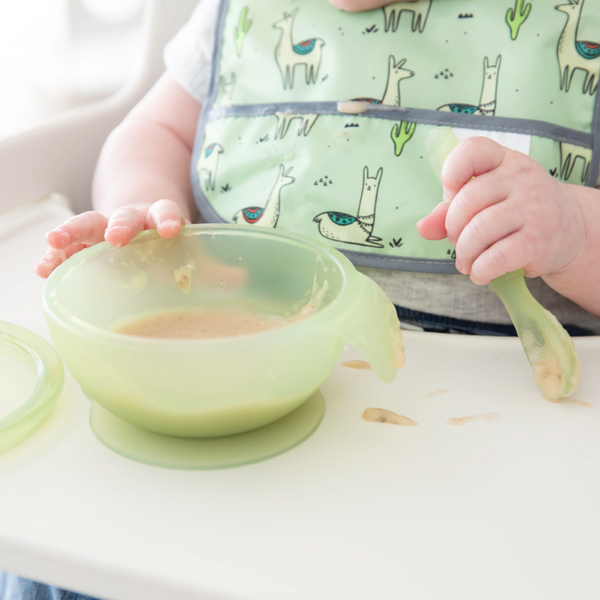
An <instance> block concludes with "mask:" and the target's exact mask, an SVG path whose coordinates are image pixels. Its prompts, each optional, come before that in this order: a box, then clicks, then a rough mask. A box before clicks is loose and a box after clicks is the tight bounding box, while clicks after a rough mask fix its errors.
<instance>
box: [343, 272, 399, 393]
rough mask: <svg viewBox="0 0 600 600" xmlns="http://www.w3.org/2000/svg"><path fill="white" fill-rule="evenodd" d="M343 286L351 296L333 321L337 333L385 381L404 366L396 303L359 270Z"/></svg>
mask: <svg viewBox="0 0 600 600" xmlns="http://www.w3.org/2000/svg"><path fill="white" fill-rule="evenodd" d="M355 275H356V277H352V278H348V280H347V284H348V288H347V289H346V290H344V292H345V294H347V297H348V298H349V299H350V301H349V307H348V309H347V310H345V311H342V312H341V313H340V314H339V315H338V317H337V319H336V320H335V323H334V325H333V327H334V330H335V333H336V334H337V335H339V336H340V337H341V338H342V339H343V340H344V341H345V342H346V343H348V344H352V346H354V347H355V348H356V349H357V350H359V351H360V352H361V353H362V355H363V356H364V357H365V358H366V359H367V361H368V362H369V364H370V365H371V368H372V369H373V371H375V373H376V374H377V376H378V377H379V378H380V379H381V380H382V381H385V382H386V383H389V382H391V381H393V380H394V378H395V377H396V374H397V372H398V369H399V368H401V367H402V366H404V345H403V342H402V334H401V333H400V323H399V322H398V315H397V313H396V309H395V308H394V305H393V304H392V303H391V302H390V301H389V299H388V297H387V296H386V295H385V292H384V291H383V290H382V289H381V288H380V287H379V286H378V285H377V284H376V283H375V282H374V281H373V280H372V279H370V278H369V277H367V276H366V275H363V274H362V273H358V272H357V273H356V274H355Z"/></svg>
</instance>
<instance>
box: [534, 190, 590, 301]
mask: <svg viewBox="0 0 600 600" xmlns="http://www.w3.org/2000/svg"><path fill="white" fill-rule="evenodd" d="M561 185H563V186H564V188H565V192H566V193H568V195H569V196H570V197H571V198H572V200H573V203H575V204H576V206H577V207H578V209H579V211H580V212H581V215H582V222H583V230H582V232H571V235H570V236H569V237H568V240H569V241H570V247H571V249H572V250H573V252H572V256H571V257H570V260H569V261H568V262H567V263H566V264H564V265H562V266H561V267H560V268H558V269H555V270H550V271H549V272H547V273H544V274H542V278H543V279H544V281H545V282H546V283H547V284H548V285H549V286H550V287H552V288H553V289H554V290H555V291H557V292H559V293H560V294H562V295H564V296H567V297H569V298H571V299H573V300H574V301H575V302H577V303H578V304H583V303H584V302H585V301H584V300H583V299H584V298H585V297H586V295H587V296H590V297H592V296H594V294H596V293H597V294H598V295H599V297H600V190H597V189H595V188H589V187H583V186H576V185H569V184H561Z"/></svg>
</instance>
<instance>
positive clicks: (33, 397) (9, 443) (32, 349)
mask: <svg viewBox="0 0 600 600" xmlns="http://www.w3.org/2000/svg"><path fill="white" fill-rule="evenodd" d="M16 356H19V357H20V358H19V361H18V362H19V363H21V364H24V365H26V366H30V367H31V369H30V370H31V373H32V376H31V387H32V388H33V391H32V392H31V393H30V394H29V395H28V396H27V395H25V397H24V400H23V402H21V403H20V404H19V405H18V406H17V407H16V408H15V409H13V410H11V411H10V412H8V414H5V415H4V416H3V417H1V418H0V452H3V451H4V450H8V449H9V448H12V447H13V446H16V445H17V444H19V443H20V442H22V441H23V440H25V439H26V438H28V437H29V436H30V435H31V434H32V433H33V432H34V431H35V430H36V429H38V427H40V425H41V424H42V423H43V422H44V420H45V419H46V418H47V417H48V416H49V415H50V413H51V412H52V409H53V408H54V406H55V404H56V401H57V400H58V397H59V396H60V392H61V390H62V387H63V381H64V369H63V365H62V362H61V361H60V358H59V357H58V354H57V352H56V350H55V349H54V348H53V347H52V346H51V345H50V344H49V343H48V342H46V341H45V340H44V339H42V338H41V337H39V336H38V335H36V334H34V333H32V332H31V331H28V330H27V329H24V328H22V327H18V326H17V325H13V324H11V323H6V322H4V321H0V361H2V362H3V363H4V365H3V367H4V369H5V370H6V371H5V372H8V371H9V370H10V369H11V366H12V363H13V362H14V361H15V357H16ZM15 366H16V364H15ZM19 383H20V384H23V382H22V381H20V382H19ZM4 384H6V386H5V385H4ZM0 385H2V387H3V390H2V396H1V397H0V402H2V398H4V399H5V401H9V400H13V401H14V398H11V394H16V393H17V392H16V390H15V389H14V388H12V386H11V384H10V382H9V381H6V382H5V381H1V380H0ZM19 387H22V386H21V385H20V386H19Z"/></svg>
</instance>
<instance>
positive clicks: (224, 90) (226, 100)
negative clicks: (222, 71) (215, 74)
mask: <svg viewBox="0 0 600 600" xmlns="http://www.w3.org/2000/svg"><path fill="white" fill-rule="evenodd" d="M234 88H235V73H232V74H231V78H230V79H229V81H227V79H226V78H225V77H224V76H223V75H221V76H220V77H219V94H220V96H219V100H220V103H221V104H222V105H223V106H231V105H232V104H233V99H232V97H233V90H234Z"/></svg>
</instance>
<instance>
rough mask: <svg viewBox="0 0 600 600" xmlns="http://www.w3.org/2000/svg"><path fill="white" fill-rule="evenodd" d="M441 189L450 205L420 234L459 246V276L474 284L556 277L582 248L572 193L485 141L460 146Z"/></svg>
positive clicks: (527, 161)
mask: <svg viewBox="0 0 600 600" xmlns="http://www.w3.org/2000/svg"><path fill="white" fill-rule="evenodd" d="M473 178H475V179H473ZM442 184H443V188H444V197H445V198H446V199H447V201H445V202H442V203H441V204H439V205H438V206H436V208H435V209H434V210H433V211H432V212H431V214H429V215H428V216H427V217H425V218H424V219H421V221H419V223H418V224H417V229H418V231H419V233H420V234H421V235H422V236H423V237H424V238H425V239H429V240H440V239H443V238H445V237H447V238H448V241H449V242H450V243H451V244H453V245H454V246H456V268H457V269H458V270H459V271H460V272H461V273H463V274H465V275H469V274H470V276H471V280H472V281H473V282H474V283H477V284H479V285H487V284H488V283H490V282H491V281H492V279H495V278H496V277H500V276H501V275H504V274H505V273H508V272H509V271H516V270H517V269H521V268H524V269H525V273H526V275H527V276H529V277H538V276H542V275H549V274H553V273H559V272H561V271H563V270H565V269H566V268H567V267H568V266H569V264H570V263H571V262H572V261H573V260H574V259H575V257H576V256H577V255H578V253H579V252H580V251H581V250H582V249H583V247H584V245H585V238H586V229H585V222H584V217H583V213H582V210H581V207H580V204H579V202H578V200H577V198H576V195H575V194H573V193H572V189H573V188H572V186H569V185H566V184H563V183H560V182H559V181H557V180H556V179H554V178H553V177H551V176H550V174H549V173H547V172H546V170H545V169H544V168H543V167H542V166H541V165H540V164H539V163H537V162H536V161H535V160H533V159H532V158H529V157H528V156H526V155H525V154H521V153H520V152H515V151H514V150H509V149H508V148H505V147H504V146H500V145H499V144H497V143H496V142H494V141H492V140H490V139H488V138H484V137H476V138H468V139H466V140H464V141H463V142H461V143H460V144H459V145H458V146H457V147H456V148H455V149H454V150H453V151H452V152H451V153H450V155H449V156H448V158H447V159H446V162H445V163H444V168H443V170H442Z"/></svg>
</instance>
